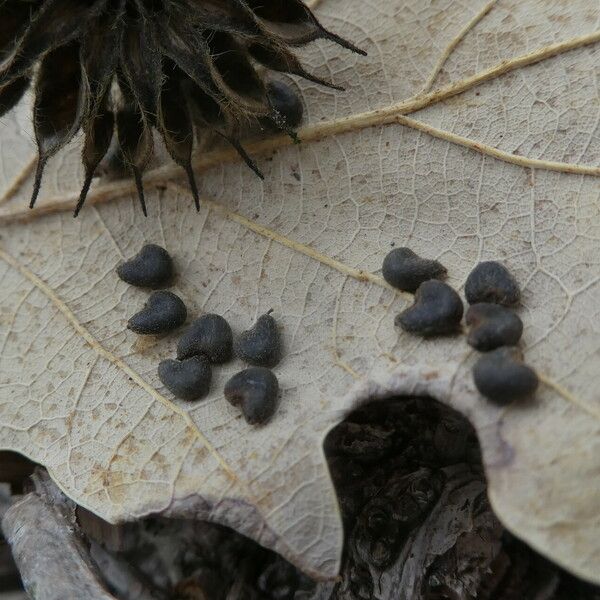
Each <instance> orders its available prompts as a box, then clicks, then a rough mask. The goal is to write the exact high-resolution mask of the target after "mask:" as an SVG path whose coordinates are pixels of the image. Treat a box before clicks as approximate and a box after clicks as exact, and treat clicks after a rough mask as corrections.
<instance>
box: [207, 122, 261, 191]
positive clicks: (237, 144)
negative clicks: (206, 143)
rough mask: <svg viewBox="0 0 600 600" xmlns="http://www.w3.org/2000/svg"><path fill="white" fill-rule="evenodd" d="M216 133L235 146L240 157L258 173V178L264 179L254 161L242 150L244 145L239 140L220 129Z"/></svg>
mask: <svg viewBox="0 0 600 600" xmlns="http://www.w3.org/2000/svg"><path fill="white" fill-rule="evenodd" d="M215 131H216V130H215ZM217 133H218V134H219V135H220V136H221V137H222V138H224V139H226V140H227V141H228V142H229V143H230V144H231V145H232V146H233V147H234V148H235V150H236V151H237V153H238V154H239V155H240V156H241V157H242V159H243V160H244V162H245V163H246V164H247V165H248V166H249V167H250V168H251V169H252V170H253V171H254V172H255V173H256V175H258V177H259V178H260V179H262V180H264V178H265V176H264V175H263V174H262V171H261V170H260V169H259V168H258V167H257V166H256V163H255V162H254V161H253V160H252V159H251V158H250V156H249V155H248V153H247V152H246V150H244V147H243V146H242V145H241V144H240V142H238V140H236V139H235V138H234V137H231V136H228V135H225V134H224V133H221V132H220V131H217Z"/></svg>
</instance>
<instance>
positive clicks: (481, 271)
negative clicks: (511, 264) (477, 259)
mask: <svg viewBox="0 0 600 600" xmlns="http://www.w3.org/2000/svg"><path fill="white" fill-rule="evenodd" d="M465 296H466V298H467V302H468V303H469V304H477V303H478V302H492V303H494V304H503V305H505V306H511V305H513V304H517V302H519V300H520V299H521V290H520V289H519V284H518V283H517V281H516V279H515V278H514V277H513V276H512V274H511V272H510V271H509V270H508V269H507V268H506V267H505V266H504V265H501V264H500V263H499V262H496V261H494V260H490V261H486V262H482V263H479V264H478V265H477V266H476V267H475V268H474V269H473V270H472V271H471V273H470V274H469V276H468V277H467V282H466V283H465Z"/></svg>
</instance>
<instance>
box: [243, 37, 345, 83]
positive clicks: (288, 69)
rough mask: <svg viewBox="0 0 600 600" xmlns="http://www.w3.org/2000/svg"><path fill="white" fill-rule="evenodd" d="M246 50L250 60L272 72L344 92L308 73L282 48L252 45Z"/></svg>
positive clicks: (270, 45)
mask: <svg viewBox="0 0 600 600" xmlns="http://www.w3.org/2000/svg"><path fill="white" fill-rule="evenodd" d="M247 50H248V53H249V54H250V56H252V58H254V59H255V60H257V61H258V62H259V63H261V64H262V65H264V66H265V67H267V68H269V69H271V70H273V71H280V72H281V73H289V74H290V75H298V77H302V78H303V79H306V80H307V81H312V82H313V83H316V84H317V85H323V86H325V87H328V88H332V89H334V90H338V91H344V88H342V87H340V86H338V85H335V84H333V83H331V82H330V81H327V80H325V79H321V78H320V77H317V76H316V75H313V74H312V73H309V72H308V71H307V70H306V69H305V68H304V67H303V66H302V65H301V63H300V61H299V60H298V59H297V58H296V57H295V56H294V55H293V54H292V53H291V52H289V51H287V50H286V49H285V48H284V47H283V46H276V45H274V44H258V43H253V44H251V45H250V46H248V48H247Z"/></svg>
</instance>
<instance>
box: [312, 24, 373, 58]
mask: <svg viewBox="0 0 600 600" xmlns="http://www.w3.org/2000/svg"><path fill="white" fill-rule="evenodd" d="M321 32H322V37H323V39H326V40H329V41H331V42H334V43H335V44H337V45H338V46H341V47H342V48H346V50H350V51H351V52H354V53H355V54H359V55H360V56H367V52H366V51H365V50H362V49H360V48H359V47H358V46H355V45H354V44H353V43H352V42H349V41H348V40H345V39H344V38H343V37H340V36H339V35H336V34H335V33H332V32H331V31H328V30H327V29H325V28H324V27H321Z"/></svg>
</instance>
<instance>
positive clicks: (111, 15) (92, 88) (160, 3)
mask: <svg viewBox="0 0 600 600" xmlns="http://www.w3.org/2000/svg"><path fill="white" fill-rule="evenodd" d="M319 38H324V39H328V40H331V41H334V42H336V43H338V44H339V45H341V46H343V47H345V48H348V49H350V50H353V51H355V52H359V53H361V54H363V52H362V51H360V50H359V49H357V48H356V47H355V46H353V45H352V44H351V43H349V42H347V41H345V40H344V39H342V38H340V37H339V36H337V35H335V34H334V33H331V32H329V31H327V30H326V29H325V28H324V27H322V26H321V25H320V23H319V22H318V21H317V19H316V18H315V16H314V15H313V14H312V12H311V11H310V10H309V9H308V7H306V6H305V5H304V4H303V2H301V0H0V116H2V115H3V114H4V113H6V112H7V111H8V110H10V109H11V108H13V107H14V106H15V105H16V104H17V103H18V101H19V100H20V98H21V97H22V95H23V94H24V92H25V91H26V90H27V88H28V87H29V85H30V82H31V80H32V79H33V80H34V84H33V87H34V90H33V92H34V107H33V123H34V130H35V138H36V141H37V145H38V152H39V161H38V166H37V170H36V175H35V183H34V190H33V195H32V198H31V206H33V205H34V203H35V201H36V198H37V195H38V192H39V188H40V183H41V179H42V173H43V171H44V166H45V165H46V162H47V161H48V159H49V158H50V157H51V156H52V155H53V154H55V153H56V152H58V150H60V149H61V148H62V147H63V146H64V145H65V144H67V143H68V142H69V141H70V140H71V139H72V138H73V136H74V135H75V134H76V133H77V132H78V131H79V130H80V129H82V130H83V134H84V144H83V153H82V160H83V165H84V168H85V182H84V184H83V189H82V190H81V195H80V198H79V201H78V203H77V206H76V208H75V214H76V215H77V213H78V212H79V210H80V209H81V207H82V205H83V203H84V201H85V197H86V195H87V192H88V190H89V186H90V183H91V180H92V177H93V175H94V171H95V170H96V167H97V166H98V164H99V163H100V161H101V160H102V159H103V157H104V156H105V154H106V152H107V150H108V148H109V145H110V144H111V140H112V137H113V134H114V133H115V132H116V136H117V140H118V146H119V151H120V152H121V154H122V156H123V158H124V160H125V163H126V164H127V166H128V168H129V169H130V170H131V172H132V174H133V177H134V178H135V181H136V185H137V189H138V195H139V198H140V202H141V205H142V210H143V211H144V214H145V213H146V207H145V202H144V193H143V188H142V180H141V174H142V172H143V170H144V168H145V167H146V166H147V164H148V162H149V160H150V158H151V156H152V152H153V141H152V128H156V129H157V130H158V131H159V132H160V134H161V135H162V137H163V139H164V142H165V145H166V147H167V150H168V151H169V153H170V155H171V156H172V157H173V159H174V160H175V161H176V162H177V163H178V164H179V165H181V166H182V167H183V168H184V169H185V171H186V172H187V175H188V178H189V182H190V186H191V189H192V193H193V195H194V199H195V202H196V206H197V207H198V205H199V201H198V192H197V189H196V183H195V181H194V174H193V172H192V167H191V153H192V146H193V140H194V126H195V127H196V128H197V131H201V130H211V131H212V132H215V133H216V134H218V135H219V136H221V137H222V138H224V139H226V140H227V141H228V142H229V143H230V144H231V145H232V146H233V147H234V148H235V149H236V150H237V151H238V152H239V153H240V155H241V156H242V157H243V158H244V160H245V161H246V163H247V164H248V165H249V166H250V167H251V168H252V169H253V170H254V171H256V172H257V174H259V175H260V172H259V171H258V169H257V167H256V165H255V164H254V163H253V161H252V160H251V159H250V157H249V156H248V155H247V154H246V152H245V151H244V149H243V148H242V146H241V144H240V142H239V131H240V127H241V125H242V124H243V123H245V122H247V121H248V120H249V119H257V120H258V119H264V118H268V119H270V120H271V121H272V122H274V123H275V124H276V125H277V126H278V127H279V128H280V129H282V130H283V131H286V132H288V133H292V127H291V126H290V125H288V124H287V122H286V119H285V116H284V115H283V114H282V113H281V112H280V111H279V110H277V108H276V106H277V102H275V101H274V99H273V98H272V97H271V96H270V93H269V86H268V85H267V83H266V82H265V77H264V71H265V69H257V67H259V66H261V67H266V70H267V71H268V70H275V71H281V72H285V73H290V74H294V75H299V76H301V77H304V78H306V79H309V80H311V81H315V82H317V83H320V84H323V85H328V86H331V87H335V86H333V85H332V84H330V83H329V82H326V81H323V80H321V79H319V78H318V77H315V76H313V75H311V74H310V73H308V72H306V71H305V70H304V68H303V67H302V66H301V64H300V62H299V61H298V59H297V58H296V57H295V56H294V54H293V53H292V52H291V50H290V49H291V48H292V47H293V46H299V45H303V44H306V43H308V42H310V41H313V40H316V39H319Z"/></svg>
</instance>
